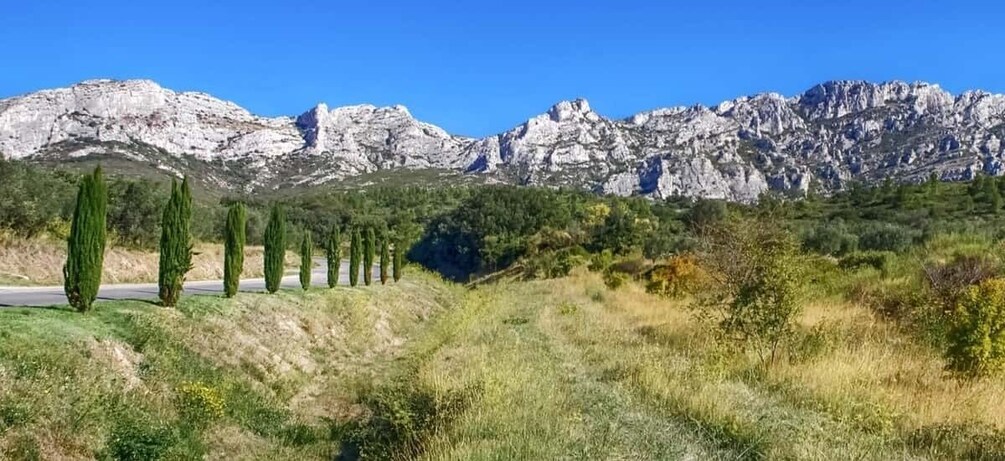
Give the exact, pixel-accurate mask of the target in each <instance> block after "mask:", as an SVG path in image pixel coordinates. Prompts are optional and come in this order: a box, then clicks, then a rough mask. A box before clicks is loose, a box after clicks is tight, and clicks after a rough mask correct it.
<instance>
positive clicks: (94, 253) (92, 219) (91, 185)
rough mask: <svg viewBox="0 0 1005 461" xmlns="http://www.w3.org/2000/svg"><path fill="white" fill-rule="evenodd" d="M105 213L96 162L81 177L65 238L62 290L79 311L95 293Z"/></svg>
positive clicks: (88, 305) (102, 252) (105, 194)
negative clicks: (93, 167)
mask: <svg viewBox="0 0 1005 461" xmlns="http://www.w3.org/2000/svg"><path fill="white" fill-rule="evenodd" d="M107 214H108V187H107V186H106V184H105V178H104V176H103V175H102V174H101V167H100V166H99V167H97V168H95V169H94V173H93V174H90V175H84V177H83V178H82V180H81V181H80V187H79V189H78V190H77V204H76V208H75V209H74V211H73V222H72V223H71V224H70V236H69V238H67V241H66V245H67V251H66V265H64V266H63V291H64V292H65V293H66V299H67V301H68V302H69V303H70V305H71V306H73V308H74V309H76V310H78V311H80V312H87V311H88V310H89V309H90V308H91V304H92V303H94V300H95V298H97V297H98V288H99V287H100V286H101V269H102V267H103V266H104V261H105V241H106V237H107V235H106V231H105V221H106V219H107Z"/></svg>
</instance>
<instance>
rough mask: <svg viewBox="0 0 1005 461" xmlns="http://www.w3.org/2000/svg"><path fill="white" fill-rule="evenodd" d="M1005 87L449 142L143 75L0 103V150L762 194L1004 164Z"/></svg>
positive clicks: (836, 94)
mask: <svg viewBox="0 0 1005 461" xmlns="http://www.w3.org/2000/svg"><path fill="white" fill-rule="evenodd" d="M1002 139H1005V96H1002V95H997V94H991V93H987V92H983V91H979V90H975V91H968V92H965V93H963V94H960V95H959V96H955V97H954V96H953V95H952V94H950V93H949V92H947V91H945V90H943V89H942V88H940V87H939V86H938V85H935V84H930V83H925V82H914V83H906V82H902V81H891V82H883V83H870V82H867V81H860V80H835V81H829V82H823V83H820V84H818V85H814V86H813V87H811V88H809V89H807V90H806V91H805V92H803V93H802V94H799V95H796V96H792V97H786V96H783V95H781V94H778V93H772V92H765V93H760V94H756V95H752V96H742V97H738V98H734V99H731V100H727V101H724V102H722V103H720V104H718V105H715V106H711V107H707V106H703V105H693V106H687V107H670V108H659V109H654V110H649V111H644V112H640V113H638V114H635V115H633V116H630V117H627V118H625V119H620V120H616V119H609V118H606V117H604V116H602V115H600V114H598V113H597V112H595V111H594V110H593V109H592V108H591V107H590V104H589V102H587V100H585V99H574V100H567V101H561V102H558V103H556V104H555V105H553V106H552V107H550V108H549V109H548V110H547V111H546V112H545V113H543V114H540V115H538V116H535V117H532V118H530V119H528V120H527V122H525V123H523V124H521V125H519V126H517V127H516V128H513V129H511V130H509V131H506V132H503V133H500V134H498V135H494V136H489V137H486V138H482V139H470V138H466V137H461V136H454V135H451V134H450V133H448V132H447V131H445V130H443V129H441V128H439V127H437V126H435V125H432V124H429V123H426V122H423V121H420V120H417V119H415V118H414V117H413V116H412V114H411V113H410V112H409V110H408V109H407V108H406V107H404V106H400V105H394V106H386V107H378V106H374V105H370V104H360V105H354V106H344V107H335V108H330V107H329V106H328V105H326V104H324V103H321V104H318V105H316V106H314V107H312V108H310V109H308V110H306V111H305V112H303V113H301V114H300V115H298V116H296V117H260V116H256V115H254V114H252V113H250V112H248V111H247V110H245V109H243V108H241V107H240V106H238V105H236V104H234V103H232V102H228V101H224V100H221V99H218V98H215V97H213V96H211V95H208V94H205V93H197V92H174V91H172V90H170V89H166V88H163V87H161V86H160V85H159V84H157V83H156V82H153V81H150V80H89V81H85V82H81V83H78V84H75V85H73V86H70V87H68V88H61V89H53V90H45V91H40V92H36V93H31V94H28V95H24V96H18V97H12V98H7V99H2V100H0V152H3V153H4V155H6V156H8V157H13V158H25V159H28V160H31V161H42V162H47V163H60V162H65V161H86V160H87V159H90V158H107V157H108V156H116V157H121V158H122V159H128V160H131V161H134V162H136V163H139V164H143V165H148V166H150V167H152V168H156V169H157V170H160V171H167V172H170V173H173V174H182V173H194V174H197V175H201V176H203V177H204V180H205V181H207V182H210V183H212V184H215V185H218V186H219V187H223V188H241V189H249V188H250V189H255V188H260V187H279V186H289V185H303V184H320V183H325V182H329V181H335V180H338V179H340V178H345V177H347V176H351V175H357V174H362V173H368V172H373V171H378V170H385V169H394V168H406V169H417V168H440V169H455V170H460V171H465V172H476V173H478V174H486V175H492V176H494V177H497V178H498V179H500V180H506V181H516V182H519V183H521V184H547V185H568V186H578V187H586V188H590V189H594V190H602V191H606V192H610V193H617V194H646V195H651V196H655V197H666V196H670V195H676V194H683V195H701V196H710V197H723V198H730V199H734V200H746V201H749V200H753V199H755V198H756V197H757V196H758V195H759V194H760V193H761V192H764V191H765V190H781V191H792V192H794V193H800V192H801V191H805V190H807V189H808V188H809V187H820V188H822V189H824V190H828V189H835V188H840V187H842V185H843V184H845V183H846V182H847V181H848V180H850V179H863V180H872V179H876V178H883V177H886V176H892V177H895V178H899V179H902V180H914V179H917V178H921V177H926V176H927V174H928V172H930V171H937V172H938V173H939V174H940V176H941V177H943V178H946V179H954V178H969V177H972V176H973V175H974V174H975V173H976V172H978V171H985V172H987V173H990V174H1000V173H1002V172H1003V165H1005V148H1003V143H1002Z"/></svg>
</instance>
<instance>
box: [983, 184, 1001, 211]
mask: <svg viewBox="0 0 1005 461" xmlns="http://www.w3.org/2000/svg"><path fill="white" fill-rule="evenodd" d="M984 199H985V201H986V202H987V203H988V207H989V208H990V209H991V213H992V214H996V213H998V211H999V210H1001V207H1002V194H1001V192H999V191H998V179H997V178H994V177H988V178H986V179H984Z"/></svg>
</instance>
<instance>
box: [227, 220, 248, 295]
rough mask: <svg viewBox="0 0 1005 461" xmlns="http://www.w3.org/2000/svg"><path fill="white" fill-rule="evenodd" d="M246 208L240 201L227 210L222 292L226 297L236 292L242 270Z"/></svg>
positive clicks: (245, 237)
mask: <svg viewBox="0 0 1005 461" xmlns="http://www.w3.org/2000/svg"><path fill="white" fill-rule="evenodd" d="M246 229H247V210H246V209H245V207H244V204H243V203H241V202H235V203H234V204H232V205H230V209H229V210H228V211H227V228H226V230H225V231H224V233H225V234H226V240H225V242H224V252H223V258H224V261H223V292H224V295H225V296H227V297H228V298H231V297H233V296H234V295H235V294H237V289H238V287H239V285H240V283H241V273H242V272H244V243H245V242H246V241H247V233H246V232H247V231H246Z"/></svg>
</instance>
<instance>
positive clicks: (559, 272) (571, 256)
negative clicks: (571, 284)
mask: <svg viewBox="0 0 1005 461" xmlns="http://www.w3.org/2000/svg"><path fill="white" fill-rule="evenodd" d="M584 262H586V250H584V249H583V248H582V247H579V246H574V247H571V248H562V249H559V250H554V251H545V252H542V253H538V254H535V255H533V256H529V257H527V258H525V259H524V266H525V275H526V277H527V278H538V279H551V278H558V277H566V276H568V275H569V273H571V272H572V269H574V268H576V267H577V266H580V265H582V264H583V263H584Z"/></svg>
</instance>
